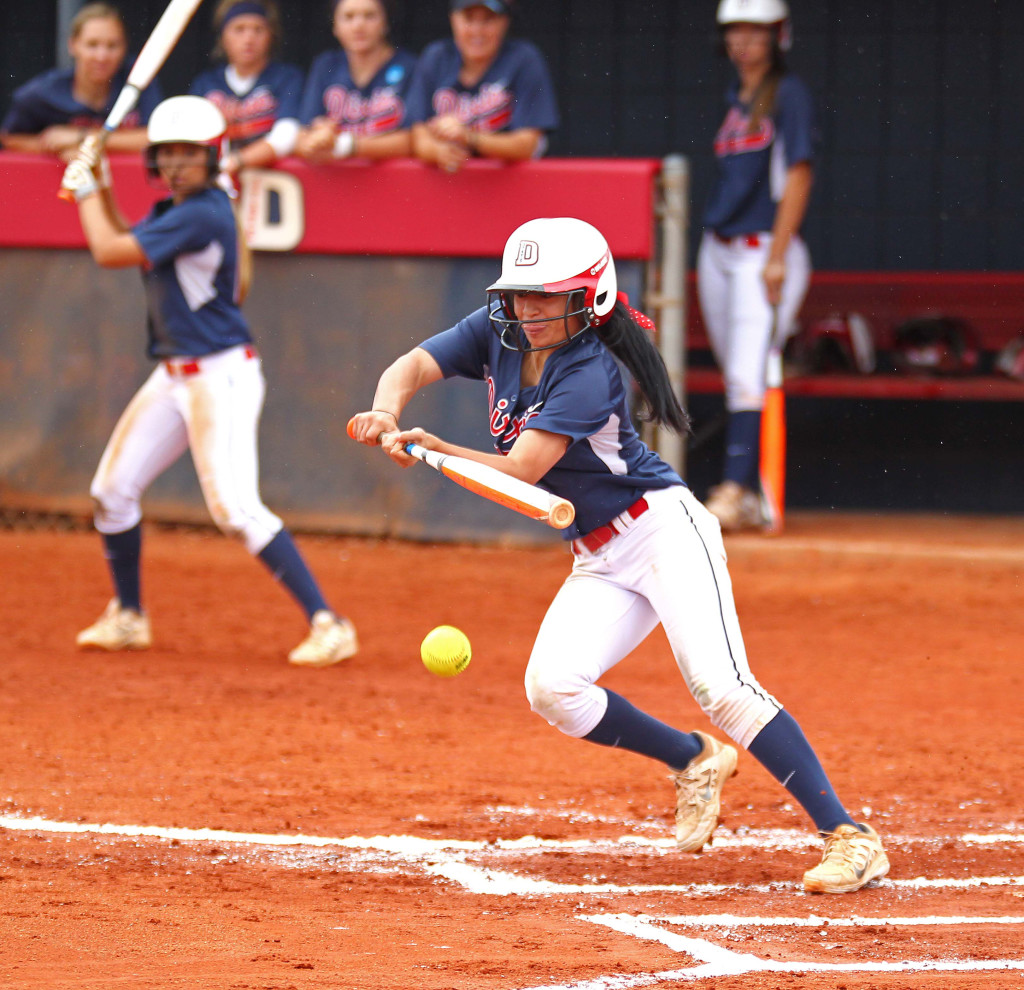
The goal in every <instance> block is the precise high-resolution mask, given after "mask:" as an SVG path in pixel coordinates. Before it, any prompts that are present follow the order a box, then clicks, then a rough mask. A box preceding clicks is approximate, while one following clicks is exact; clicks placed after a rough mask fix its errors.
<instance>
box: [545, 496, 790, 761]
mask: <svg viewBox="0 0 1024 990" xmlns="http://www.w3.org/2000/svg"><path fill="white" fill-rule="evenodd" d="M645 498H646V499H647V502H648V505H649V506H650V508H649V509H648V510H647V512H645V513H644V514H643V515H641V516H639V517H638V518H637V519H630V518H629V517H628V516H626V517H625V519H623V518H622V517H619V518H618V519H617V520H616V523H617V525H618V526H619V528H620V529H621V528H623V527H625V532H624V533H622V534H621V535H619V536H616V537H614V538H613V539H611V540H609V541H608V543H606V544H605V545H604V546H603V547H601V548H600V549H599V550H598V551H597V552H596V553H593V554H591V553H589V552H587V551H585V550H583V551H577V552H576V553H575V554H574V563H573V569H572V573H571V574H570V575H569V577H568V578H566V580H565V583H564V584H563V585H562V587H561V589H560V590H559V592H558V594H557V595H556V596H555V598H554V601H552V603H551V605H550V607H549V608H548V611H547V614H546V615H545V617H544V621H543V622H542V624H541V627H540V631H539V633H538V634H537V640H536V642H535V644H534V647H533V653H532V655H531V656H530V662H529V665H528V666H527V669H526V693H527V697H528V698H529V699H530V705H531V707H532V708H533V710H534V711H535V712H537V714H539V715H541V716H543V717H544V718H546V719H547V720H548V722H550V723H551V724H552V725H554V726H556V727H557V728H559V729H561V731H562V732H564V733H566V734H567V735H570V736H574V737H577V738H580V737H583V736H585V735H587V733H589V732H591V731H592V730H593V729H594V728H595V727H596V726H597V724H598V722H600V721H601V719H602V718H603V717H604V713H605V710H606V708H607V696H606V695H605V693H604V691H603V690H602V689H601V688H599V687H598V686H597V681H598V680H599V679H600V678H601V676H602V675H603V674H605V673H606V672H607V671H609V670H610V669H611V668H612V667H614V666H615V665H616V664H617V663H618V662H619V661H620V660H622V659H623V658H625V657H626V656H627V655H628V654H629V653H630V652H631V651H632V650H634V649H635V648H636V647H637V646H639V645H640V643H642V642H643V640H644V639H646V638H647V636H648V635H649V634H650V633H651V632H652V631H653V630H654V628H655V627H656V626H657V625H658V623H659V622H660V623H661V625H662V627H663V628H664V630H665V634H666V636H667V637H668V641H669V645H670V647H671V649H672V653H673V654H674V656H675V659H676V663H677V664H678V665H679V670H680V671H681V673H682V675H683V679H684V680H685V682H686V686H687V687H688V688H689V689H690V692H691V694H692V695H693V697H694V698H695V699H696V701H697V703H698V704H699V705H700V707H701V709H702V710H703V711H704V712H705V714H706V715H707V716H708V718H710V720H711V722H712V724H713V725H716V726H718V727H719V728H720V729H721V730H722V731H723V732H725V733H726V734H727V735H729V736H730V737H731V738H732V739H734V740H736V742H738V743H739V744H740V745H741V746H743V747H744V748H746V747H747V746H748V745H749V744H750V742H751V741H752V740H753V739H754V737H755V736H756V735H757V734H758V733H759V732H760V731H761V730H762V729H763V728H764V727H765V726H766V725H767V724H768V723H769V722H770V721H771V720H772V719H773V718H774V717H775V716H776V715H777V714H778V712H779V709H780V708H781V707H782V706H781V705H780V704H779V702H778V701H776V700H775V699H774V698H773V697H772V696H771V695H770V694H768V692H767V691H765V690H764V689H763V688H762V687H761V686H760V685H759V684H758V682H757V680H756V679H755V677H754V676H753V674H751V672H750V667H749V666H748V664H747V654H746V649H745V648H744V645H743V636H742V634H741V633H740V625H739V619H738V618H737V616H736V606H735V603H734V601H733V595H732V581H731V580H730V578H729V571H728V568H727V566H726V554H725V547H724V545H723V543H722V532H721V529H720V528H719V524H718V520H717V519H715V517H714V516H713V515H711V513H710V512H708V511H707V509H705V508H704V506H703V505H701V503H700V502H698V501H697V499H696V498H695V497H694V496H693V494H692V493H691V492H690V490H689V489H688V488H685V487H682V486H679V487H674V488H666V489H661V490H658V491H654V492H648V493H647V495H646V496H645Z"/></svg>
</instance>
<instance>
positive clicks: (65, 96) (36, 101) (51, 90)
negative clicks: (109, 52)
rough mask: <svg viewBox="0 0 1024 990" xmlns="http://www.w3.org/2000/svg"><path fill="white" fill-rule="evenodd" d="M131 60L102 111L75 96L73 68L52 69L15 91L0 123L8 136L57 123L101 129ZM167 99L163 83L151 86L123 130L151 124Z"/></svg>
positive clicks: (34, 131) (37, 131)
mask: <svg viewBox="0 0 1024 990" xmlns="http://www.w3.org/2000/svg"><path fill="white" fill-rule="evenodd" d="M129 65H131V61H130V60H126V61H125V63H124V64H123V65H122V66H121V68H120V69H118V71H117V74H116V75H115V76H114V78H113V80H112V81H111V83H110V96H109V97H108V98H107V104H106V106H104V107H103V108H102V109H100V110H95V109H94V108H93V107H90V106H87V105H86V104H84V103H79V102H78V100H76V99H75V97H74V95H73V93H72V81H73V79H74V70H73V69H50V70H48V71H47V72H43V73H42V74H41V75H38V76H36V77H35V78H34V79H30V80H29V81H28V82H27V83H25V84H24V85H22V86H19V87H18V88H17V89H16V90H15V91H14V98H13V99H12V101H11V107H10V109H9V110H8V111H7V115H6V116H5V117H4V121H3V124H0V131H3V132H4V133H5V134H40V133H42V132H43V131H45V130H46V128H47V127H51V126H53V125H54V124H67V125H69V126H71V127H90V128H92V127H101V126H102V125H103V122H104V121H105V120H106V119H107V114H109V113H110V111H111V110H112V109H113V107H114V101H115V100H116V99H117V94H118V93H120V92H121V89H122V87H123V86H124V84H125V80H126V79H127V78H128V69H127V66H129ZM162 99H163V96H162V94H161V92H160V84H159V83H158V82H156V81H154V82H152V83H150V84H149V85H148V86H147V87H146V88H145V89H144V90H143V91H142V95H141V96H140V97H139V102H138V105H137V106H136V107H135V109H134V110H132V112H131V113H130V114H128V116H127V117H125V119H124V121H123V123H122V124H121V126H122V127H142V126H144V125H145V124H146V123H147V122H148V121H149V115H150V114H151V113H152V112H153V108H154V107H155V106H156V105H157V104H158V103H159V102H160V101H161V100H162Z"/></svg>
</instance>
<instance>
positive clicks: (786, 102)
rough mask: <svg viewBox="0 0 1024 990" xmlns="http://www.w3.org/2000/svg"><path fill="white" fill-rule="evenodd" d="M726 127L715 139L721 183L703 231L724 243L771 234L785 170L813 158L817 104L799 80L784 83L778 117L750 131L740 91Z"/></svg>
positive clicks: (733, 92)
mask: <svg viewBox="0 0 1024 990" xmlns="http://www.w3.org/2000/svg"><path fill="white" fill-rule="evenodd" d="M727 102H728V104H729V110H728V113H727V114H726V116H725V121H724V122H723V123H722V126H721V127H720V128H719V130H718V134H717V135H716V136H715V158H716V160H717V162H718V178H717V181H716V183H715V186H714V189H713V190H712V193H711V199H710V200H709V202H708V206H707V209H706V211H705V213H704V226H705V227H707V228H708V229H709V230H713V231H715V233H717V234H720V235H721V236H723V237H735V236H736V235H737V234H754V233H758V232H761V231H769V230H771V229H772V225H773V224H774V222H775V207H776V204H777V203H778V201H779V200H780V199H781V198H782V190H783V187H784V185H785V180H786V170H787V169H789V168H791V167H792V166H793V165H797V164H799V163H800V162H810V161H812V160H813V158H814V145H815V139H816V134H815V125H814V101H813V98H812V97H811V93H810V90H809V89H808V88H807V87H806V86H805V85H804V83H803V82H802V81H801V80H800V79H798V78H797V77H796V76H792V75H785V76H783V77H782V79H781V80H780V81H779V88H778V91H777V94H776V106H775V112H774V114H773V115H772V116H771V117H763V118H762V119H761V123H760V126H759V128H758V129H757V131H755V132H754V133H753V134H751V133H749V130H750V112H751V107H749V106H747V105H746V104H744V103H741V102H740V99H739V87H738V86H733V87H732V88H731V89H730V90H729V93H728V95H727Z"/></svg>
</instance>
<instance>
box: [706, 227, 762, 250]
mask: <svg viewBox="0 0 1024 990" xmlns="http://www.w3.org/2000/svg"><path fill="white" fill-rule="evenodd" d="M711 236H712V237H713V238H714V239H715V240H716V241H718V243H719V244H735V243H737V242H741V243H743V244H746V246H747V247H749V248H756V247H760V246H761V238H760V237H759V236H758V235H757V234H737V235H736V236H735V237H723V236H722V235H721V234H719V233H718V232H717V231H715V230H713V231H711Z"/></svg>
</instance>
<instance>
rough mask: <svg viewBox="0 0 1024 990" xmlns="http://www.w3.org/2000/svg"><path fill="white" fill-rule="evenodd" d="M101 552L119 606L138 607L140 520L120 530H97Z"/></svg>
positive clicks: (139, 589)
mask: <svg viewBox="0 0 1024 990" xmlns="http://www.w3.org/2000/svg"><path fill="white" fill-rule="evenodd" d="M100 535H101V536H102V537H103V552H104V554H105V555H106V558H107V566H108V567H109V568H110V577H111V578H112V580H113V582H114V593H115V594H116V595H117V598H118V601H120V603H121V608H130V609H131V610H132V611H133V612H141V611H142V590H141V583H142V582H141V578H140V576H139V561H140V560H141V557H142V524H141V523H137V524H136V525H134V526H132V528H131V529H128V530H125V531H124V532H123V533H101V534H100Z"/></svg>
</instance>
